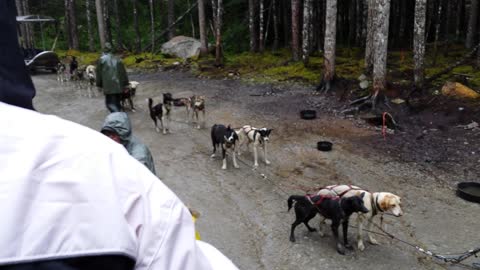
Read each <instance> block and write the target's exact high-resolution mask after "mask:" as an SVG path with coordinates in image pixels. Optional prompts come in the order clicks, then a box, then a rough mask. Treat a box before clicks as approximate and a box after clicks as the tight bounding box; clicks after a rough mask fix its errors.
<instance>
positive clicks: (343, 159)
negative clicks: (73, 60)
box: [34, 72, 480, 269]
mask: <svg viewBox="0 0 480 270" xmlns="http://www.w3.org/2000/svg"><path fill="white" fill-rule="evenodd" d="M130 79H132V80H137V81H139V82H140V83H141V86H140V87H139V90H138V92H137V98H136V104H137V108H138V111H137V112H136V113H130V116H131V119H132V122H133V127H134V133H135V134H136V135H137V136H138V137H139V138H141V139H142V140H143V141H144V142H145V143H146V144H147V145H149V147H150V149H151V151H152V153H153V155H154V159H155V163H156V167H157V172H158V176H159V177H160V178H161V179H162V180H163V181H164V182H165V183H166V184H167V185H168V186H169V187H170V188H171V189H172V190H174V191H175V192H176V193H177V194H178V195H179V197H180V198H181V199H182V200H183V201H184V202H185V203H186V204H187V205H190V206H192V207H193V208H195V209H198V210H199V211H200V212H201V214H202V216H201V218H200V219H199V222H198V229H199V231H200V233H201V236H202V238H203V240H205V241H207V242H210V243H212V244H213V245H215V246H216V247H218V248H219V249H220V250H222V251H223V252H224V253H225V254H226V255H227V256H228V257H230V258H231V259H232V260H233V261H234V263H235V264H237V265H238V266H239V267H240V268H241V269H392V267H395V268H396V269H443V268H444V267H443V266H439V265H437V264H433V263H432V262H430V261H429V259H427V258H425V257H423V256H419V254H417V253H415V252H414V251H413V250H412V249H411V248H408V247H406V246H405V245H402V244H400V243H398V242H391V241H390V240H389V239H386V238H382V237H381V236H378V237H376V238H377V240H379V242H380V245H378V246H372V245H370V244H368V243H367V244H366V250H365V251H364V252H358V251H354V252H349V253H348V254H347V255H346V256H340V255H338V254H337V253H336V251H335V249H334V241H333V238H332V236H331V233H330V232H329V233H327V236H326V237H324V238H320V237H319V236H318V234H315V233H308V232H307V231H306V229H305V228H304V227H301V226H299V227H298V229H297V230H296V236H297V242H296V243H295V244H292V243H291V242H289V240H288V235H289V230H290V224H291V222H292V221H293V213H287V212H286V208H287V207H286V199H287V198H288V195H291V194H303V193H304V191H303V190H301V188H302V187H314V186H323V185H327V184H335V183H353V184H356V185H359V186H362V187H365V188H367V189H369V190H375V191H390V192H393V193H396V194H398V195H400V196H402V200H403V203H404V205H403V207H404V210H405V215H404V216H403V217H402V218H397V219H395V218H392V217H386V223H387V230H389V231H391V232H392V233H394V234H395V235H398V236H399V237H401V238H402V239H405V240H407V241H409V242H412V243H415V244H419V245H425V246H426V247H428V248H430V249H432V250H434V251H438V252H460V251H464V250H467V249H470V248H474V247H477V246H478V245H479V243H480V241H479V239H480V233H479V229H480V219H479V218H478V217H479V216H480V215H479V214H480V207H479V205H478V204H471V203H467V202H465V201H463V200H461V199H458V198H457V197H456V196H455V194H454V191H453V190H452V189H451V188H452V187H453V186H452V181H448V180H449V179H452V178H454V177H456V175H457V174H458V173H462V174H461V175H463V172H455V171H451V172H445V171H441V172H437V171H434V170H433V169H431V168H426V167H425V166H423V165H422V166H420V165H418V164H416V163H401V162H398V161H395V160H394V159H391V158H390V157H389V155H388V153H380V152H378V151H373V152H372V151H370V150H371V149H369V148H368V147H366V145H367V143H365V144H363V143H362V142H367V141H368V142H370V143H371V142H372V140H378V144H381V143H384V142H382V138H381V136H380V134H379V133H378V131H375V130H372V129H366V128H363V127H357V126H359V124H358V123H357V122H355V121H351V120H344V119H341V118H338V117H334V116H333V113H326V114H322V115H321V116H320V118H319V119H317V120H314V121H303V120H299V119H298V117H297V115H298V110H299V109H300V108H302V107H304V104H305V100H306V98H308V99H309V100H311V101H314V102H317V103H319V104H327V103H328V102H330V101H329V100H328V99H325V98H324V97H321V96H311V95H310V93H309V90H308V89H305V88H302V87H300V86H294V85H290V86H288V85H283V86H276V87H272V86H269V85H263V86H262V85H256V86H248V85H245V84H242V83H240V82H237V81H231V80H225V81H213V80H199V79H197V78H195V77H192V76H190V75H188V74H185V73H178V72H164V73H158V74H146V75H132V76H131V78H130ZM34 82H35V85H36V87H37V91H38V93H37V97H36V99H35V105H36V108H37V110H38V111H40V112H44V113H49V114H55V115H58V116H60V117H62V118H65V119H69V120H72V121H74V122H78V123H80V124H82V125H85V126H88V127H91V128H93V129H96V130H98V128H99V127H100V126H101V124H102V122H103V119H104V118H105V116H106V114H107V112H106V109H105V107H104V104H103V102H104V100H103V96H101V95H97V96H96V97H88V96H86V93H87V92H86V91H85V90H84V89H83V90H80V89H75V88H73V87H72V86H70V85H61V84H59V83H58V82H57V81H55V77H54V76H51V75H36V76H35V77H34ZM166 91H169V92H172V93H173V94H174V96H176V97H178V96H187V95H189V94H191V93H196V94H204V95H205V96H206V97H207V113H208V114H207V122H206V128H204V129H201V130H197V129H194V128H193V126H192V124H191V123H190V124H187V123H185V112H184V110H183V109H177V110H175V111H174V113H173V117H172V118H173V119H174V122H172V125H171V131H172V134H168V135H161V134H158V133H156V132H155V131H154V129H153V123H152V121H151V120H150V119H149V117H148V115H147V108H146V103H145V98H147V97H150V96H156V95H160V94H161V93H162V92H166ZM259 93H260V94H262V93H267V95H265V96H251V94H259ZM214 123H223V124H231V125H232V126H234V127H239V126H242V125H246V124H251V125H253V126H257V127H262V126H267V127H270V128H274V131H273V135H272V140H273V141H272V143H271V147H270V149H269V150H270V153H271V155H270V160H271V161H272V165H271V166H268V167H266V166H265V165H264V164H263V163H260V167H259V168H258V169H257V170H252V164H253V160H252V155H251V154H250V153H249V152H247V153H245V154H244V155H242V156H241V162H240V166H241V168H240V169H233V168H232V166H231V163H230V162H229V164H228V165H229V168H228V170H226V171H222V170H221V169H220V167H221V160H219V159H211V158H210V157H209V155H210V154H211V145H210V144H211V143H210V139H209V127H210V126H211V125H212V124H214ZM319 139H329V140H331V141H333V142H334V151H332V152H330V153H321V152H318V151H317V150H316V149H315V148H314V147H315V143H316V141H318V140H319ZM385 154H386V155H385ZM259 156H260V158H262V155H259ZM229 161H230V160H229ZM261 161H263V159H261ZM467 169H468V168H467ZM445 183H448V184H445ZM315 222H316V219H315ZM312 224H314V222H312ZM350 233H351V236H350V239H351V241H352V242H353V243H355V233H356V231H355V229H350ZM452 269H453V268H452Z"/></svg>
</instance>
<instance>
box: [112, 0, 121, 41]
mask: <svg viewBox="0 0 480 270" xmlns="http://www.w3.org/2000/svg"><path fill="white" fill-rule="evenodd" d="M113 13H114V16H115V26H116V32H117V39H116V41H117V42H116V43H117V45H116V47H117V50H122V48H123V44H122V43H123V38H122V23H121V20H120V13H119V10H118V0H113Z"/></svg>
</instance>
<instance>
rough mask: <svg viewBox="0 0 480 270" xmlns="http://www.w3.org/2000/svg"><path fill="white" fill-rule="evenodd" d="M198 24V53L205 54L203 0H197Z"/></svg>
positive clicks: (205, 26) (205, 35)
mask: <svg viewBox="0 0 480 270" xmlns="http://www.w3.org/2000/svg"><path fill="white" fill-rule="evenodd" d="M198 25H199V28H200V43H201V44H202V46H201V47H200V53H201V54H202V55H206V54H207V53H208V41H207V24H206V22H205V2H204V0H198Z"/></svg>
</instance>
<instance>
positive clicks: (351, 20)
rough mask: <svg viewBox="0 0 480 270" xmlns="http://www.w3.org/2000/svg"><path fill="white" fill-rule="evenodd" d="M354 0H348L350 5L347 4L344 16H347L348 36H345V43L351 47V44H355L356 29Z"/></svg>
mask: <svg viewBox="0 0 480 270" xmlns="http://www.w3.org/2000/svg"><path fill="white" fill-rule="evenodd" d="M354 1H355V0H352V1H351V2H350V5H349V6H348V14H347V15H346V17H347V18H348V20H347V21H348V24H349V25H348V37H347V43H348V47H351V44H355V34H356V33H355V32H356V29H355V24H356V20H355V6H356V5H355V3H354Z"/></svg>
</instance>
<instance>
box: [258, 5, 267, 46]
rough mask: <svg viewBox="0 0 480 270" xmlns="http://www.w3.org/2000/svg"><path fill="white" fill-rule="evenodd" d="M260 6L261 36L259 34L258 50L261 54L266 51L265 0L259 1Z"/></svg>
mask: <svg viewBox="0 0 480 270" xmlns="http://www.w3.org/2000/svg"><path fill="white" fill-rule="evenodd" d="M258 2H259V4H260V8H259V13H258V15H259V18H260V20H259V23H258V25H259V34H258V50H259V51H260V52H263V51H265V40H264V39H265V29H264V28H265V19H264V16H265V3H264V0H258Z"/></svg>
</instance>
